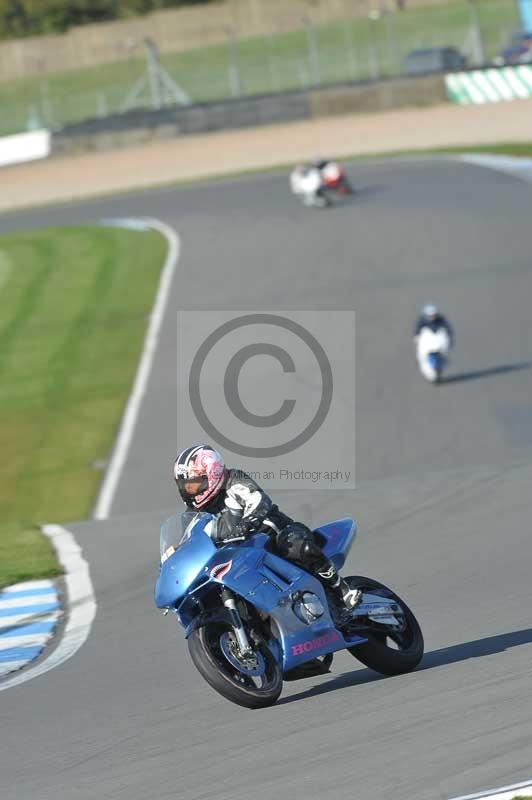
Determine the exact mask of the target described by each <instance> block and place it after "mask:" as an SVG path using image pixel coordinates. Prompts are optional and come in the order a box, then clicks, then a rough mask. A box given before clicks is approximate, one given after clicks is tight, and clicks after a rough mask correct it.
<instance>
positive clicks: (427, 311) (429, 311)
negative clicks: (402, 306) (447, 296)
mask: <svg viewBox="0 0 532 800" xmlns="http://www.w3.org/2000/svg"><path fill="white" fill-rule="evenodd" d="M421 313H422V314H423V316H424V317H428V318H429V319H434V317H436V316H438V313H439V312H438V309H437V308H436V306H435V305H434V304H433V303H427V305H425V306H423V308H422V309H421Z"/></svg>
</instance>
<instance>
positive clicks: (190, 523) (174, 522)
mask: <svg viewBox="0 0 532 800" xmlns="http://www.w3.org/2000/svg"><path fill="white" fill-rule="evenodd" d="M213 521H214V517H213V516H212V514H206V513H205V512H203V511H184V512H183V513H182V514H178V515H177V516H175V517H170V518H169V519H167V520H166V522H163V524H162V525H161V536H160V554H161V563H162V562H163V561H166V559H167V558H169V557H170V556H171V555H173V553H175V551H176V550H178V549H179V548H180V547H181V546H182V545H183V544H184V543H185V542H187V541H188V540H189V539H190V536H191V534H192V530H193V529H194V527H195V525H197V524H198V523H200V522H203V524H204V525H205V523H208V524H209V527H206V528H205V532H206V533H209V528H210V527H211V523H213ZM202 527H203V525H202Z"/></svg>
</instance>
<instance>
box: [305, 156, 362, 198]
mask: <svg viewBox="0 0 532 800" xmlns="http://www.w3.org/2000/svg"><path fill="white" fill-rule="evenodd" d="M290 188H291V189H292V192H293V194H295V195H296V196H297V197H299V198H300V200H301V201H302V203H303V205H305V206H311V207H314V208H325V207H326V206H329V205H331V203H332V199H331V197H332V195H340V196H343V197H346V196H347V195H350V194H354V189H353V187H352V186H351V184H350V183H349V180H348V179H347V176H346V174H345V171H344V168H343V167H342V166H341V165H340V164H339V163H338V162H337V161H316V162H314V163H312V164H299V165H298V166H297V167H295V169H294V170H293V171H292V173H291V174H290Z"/></svg>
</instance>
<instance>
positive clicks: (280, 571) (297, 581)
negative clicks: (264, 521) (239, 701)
mask: <svg viewBox="0 0 532 800" xmlns="http://www.w3.org/2000/svg"><path fill="white" fill-rule="evenodd" d="M344 533H345V530H344ZM346 535H347V534H346ZM222 553H223V559H224V561H226V560H227V559H228V558H232V567H231V569H230V570H229V572H226V574H225V575H224V576H223V579H222V580H221V581H219V582H220V583H222V584H223V585H224V586H227V588H228V589H231V591H233V592H234V593H235V594H238V595H240V596H241V597H243V598H244V599H245V600H247V601H248V602H249V603H251V604H252V605H253V606H254V607H255V608H256V609H257V610H258V611H262V612H263V613H264V614H267V615H268V616H269V617H270V618H271V619H272V620H273V621H274V623H275V627H276V631H275V638H276V640H277V643H275V642H272V643H271V647H270V649H271V650H272V652H273V654H274V656H275V657H276V658H279V648H278V646H277V644H278V645H279V646H280V650H281V653H280V655H281V666H282V669H283V671H287V670H290V669H292V668H293V667H295V666H297V665H298V664H302V663H303V662H305V661H309V660H311V659H313V658H316V657H317V656H321V655H325V654H326V653H332V652H334V651H336V650H342V649H344V648H346V647H351V646H352V645H354V644H360V643H362V642H364V641H366V639H364V638H362V637H359V636H355V637H353V638H350V639H349V640H347V639H345V638H344V637H343V635H342V634H341V633H340V631H338V630H337V629H336V628H335V626H334V623H333V620H332V618H331V615H330V612H329V606H328V602H327V598H326V596H325V591H324V589H323V586H322V584H321V583H320V582H319V581H318V580H317V578H314V577H313V576H312V575H310V574H309V573H308V572H306V571H305V570H304V569H301V568H300V567H297V566H295V565H294V564H291V563H290V562H288V561H285V560H284V559H282V558H279V557H278V556H275V555H273V554H272V553H268V552H266V551H261V550H259V549H257V548H255V547H253V546H245V545H241V546H240V547H234V548H223V551H220V556H221V555H222ZM209 568H210V565H209ZM215 580H216V579H215ZM302 592H312V593H313V594H315V595H317V597H318V598H319V600H320V602H321V604H322V605H323V608H324V613H323V615H322V616H321V617H320V618H319V619H318V620H316V621H315V622H313V623H311V624H305V623H303V622H302V621H301V620H300V619H299V618H298V617H297V616H296V614H295V613H294V611H293V604H294V602H295V598H296V597H297V595H298V594H300V593H302ZM192 627H195V626H194V623H192V626H191V627H190V629H192ZM186 633H187V635H188V633H189V629H188V628H187V632H186Z"/></svg>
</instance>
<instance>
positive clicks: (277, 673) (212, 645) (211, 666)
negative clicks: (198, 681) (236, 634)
mask: <svg viewBox="0 0 532 800" xmlns="http://www.w3.org/2000/svg"><path fill="white" fill-rule="evenodd" d="M231 633H232V630H231V628H230V627H229V626H228V625H224V624H220V623H210V624H207V625H205V626H203V627H201V628H197V629H196V630H194V631H192V633H191V634H190V636H189V637H188V640H187V642H188V649H189V652H190V656H191V658H192V661H193V662H194V666H195V667H196V669H197V670H198V672H199V673H200V675H201V676H202V677H203V678H204V679H205V680H206V681H207V683H208V684H209V685H210V686H212V688H213V689H215V690H216V691H217V692H218V693H219V694H221V695H222V696H223V697H225V698H226V699H227V700H230V701H231V702H232V703H236V704H237V705H239V706H244V707H245V708H265V707H266V706H271V705H273V704H274V703H275V702H276V701H277V699H278V698H279V695H280V694H281V691H282V688H283V675H282V672H281V668H280V666H279V664H278V663H277V661H276V660H275V658H274V657H273V655H272V653H271V652H270V650H269V649H268V648H267V647H266V646H265V645H263V646H260V647H258V648H256V650H257V652H259V653H260V655H261V657H262V660H263V662H264V674H263V675H261V676H260V677H258V676H257V677H250V675H249V674H246V672H245V670H243V671H239V669H238V668H237V667H236V666H235V665H234V664H233V663H230V662H229V661H228V660H227V658H226V656H225V655H224V652H223V650H222V647H221V639H222V636H223V635H224V634H229V635H231Z"/></svg>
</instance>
